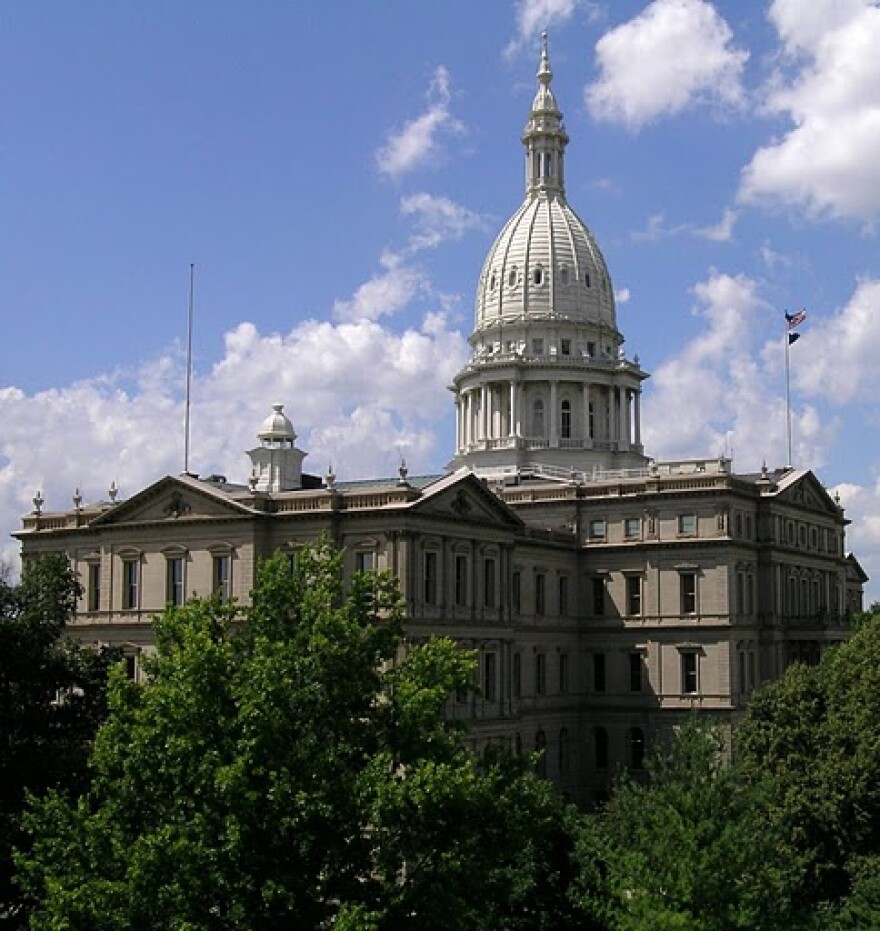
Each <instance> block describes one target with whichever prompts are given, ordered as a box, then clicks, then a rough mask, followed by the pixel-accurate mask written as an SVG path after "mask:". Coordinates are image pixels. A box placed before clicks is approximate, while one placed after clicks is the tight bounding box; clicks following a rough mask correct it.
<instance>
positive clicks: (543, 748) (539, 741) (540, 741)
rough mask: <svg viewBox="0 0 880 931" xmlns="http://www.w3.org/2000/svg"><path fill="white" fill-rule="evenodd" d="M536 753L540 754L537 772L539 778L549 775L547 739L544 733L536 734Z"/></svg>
mask: <svg viewBox="0 0 880 931" xmlns="http://www.w3.org/2000/svg"><path fill="white" fill-rule="evenodd" d="M535 752H536V753H539V754H540V756H539V757H538V763H537V772H538V775H539V776H546V775H547V738H546V736H545V735H544V732H543V731H538V733H537V734H535Z"/></svg>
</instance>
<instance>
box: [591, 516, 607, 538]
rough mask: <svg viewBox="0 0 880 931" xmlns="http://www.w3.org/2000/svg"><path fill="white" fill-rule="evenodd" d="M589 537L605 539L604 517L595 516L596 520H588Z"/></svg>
mask: <svg viewBox="0 0 880 931" xmlns="http://www.w3.org/2000/svg"><path fill="white" fill-rule="evenodd" d="M590 539H591V540H604V539H605V520H604V518H601V517H600V518H597V519H596V520H591V521H590Z"/></svg>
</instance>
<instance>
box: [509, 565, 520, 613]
mask: <svg viewBox="0 0 880 931" xmlns="http://www.w3.org/2000/svg"><path fill="white" fill-rule="evenodd" d="M510 600H511V602H512V607H513V610H514V611H515V612H516V613H517V614H519V613H520V611H521V610H522V573H521V572H519V570H517V571H516V572H514V573H513V575H512V576H511V577H510Z"/></svg>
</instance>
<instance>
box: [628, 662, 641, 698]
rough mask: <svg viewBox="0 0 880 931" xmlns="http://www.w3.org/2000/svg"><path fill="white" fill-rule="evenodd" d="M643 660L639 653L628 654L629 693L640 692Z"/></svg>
mask: <svg viewBox="0 0 880 931" xmlns="http://www.w3.org/2000/svg"><path fill="white" fill-rule="evenodd" d="M643 666H644V659H643V657H642V654H641V653H630V654H629V690H630V691H631V692H641V691H642V667H643Z"/></svg>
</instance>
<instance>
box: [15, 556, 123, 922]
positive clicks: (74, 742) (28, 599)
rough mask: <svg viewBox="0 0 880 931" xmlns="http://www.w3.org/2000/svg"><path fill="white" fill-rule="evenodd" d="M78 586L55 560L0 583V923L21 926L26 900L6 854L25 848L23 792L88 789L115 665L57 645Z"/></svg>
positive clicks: (32, 566)
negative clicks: (89, 766)
mask: <svg viewBox="0 0 880 931" xmlns="http://www.w3.org/2000/svg"><path fill="white" fill-rule="evenodd" d="M78 596H79V584H78V582H77V580H76V577H75V575H74V573H73V572H72V570H71V569H70V567H69V564H68V562H67V560H66V559H65V558H64V557H63V556H47V557H45V558H43V559H40V560H37V561H33V562H29V563H27V564H26V565H25V567H24V573H23V576H22V580H21V582H20V583H19V584H17V585H13V584H11V583H10V582H9V581H8V579H7V578H5V577H0V918H2V920H3V922H4V926H5V927H10V928H14V927H23V926H24V925H25V924H26V920H27V911H28V909H27V901H26V899H25V898H24V897H23V895H22V893H21V890H20V889H19V888H18V887H17V886H16V885H15V883H14V882H13V863H12V850H13V847H14V846H15V845H20V844H24V843H26V837H25V835H24V834H23V832H22V825H21V817H22V810H23V808H24V803H25V796H26V794H27V793H28V792H32V793H36V794H43V793H45V792H46V791H47V789H49V788H56V789H58V790H59V791H60V792H63V793H65V794H66V795H69V796H75V795H76V794H77V793H79V792H80V791H82V790H83V788H84V787H85V785H86V784H87V761H88V754H89V750H90V747H91V741H92V738H93V737H94V734H95V731H96V730H97V727H98V724H99V723H100V722H101V720H102V719H103V717H104V716H105V712H106V680H107V668H108V665H109V663H110V662H112V661H113V660H115V658H116V657H115V656H114V655H111V654H109V653H107V652H104V653H95V652H93V651H87V650H83V649H81V648H78V647H77V646H76V645H74V644H73V643H72V642H70V641H68V640H66V639H65V638H64V630H65V625H66V624H67V622H68V620H69V619H70V617H71V616H72V614H73V611H74V609H75V607H76V599H77V597H78Z"/></svg>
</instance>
